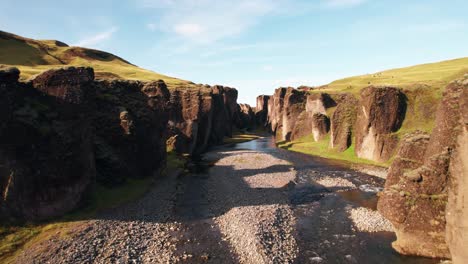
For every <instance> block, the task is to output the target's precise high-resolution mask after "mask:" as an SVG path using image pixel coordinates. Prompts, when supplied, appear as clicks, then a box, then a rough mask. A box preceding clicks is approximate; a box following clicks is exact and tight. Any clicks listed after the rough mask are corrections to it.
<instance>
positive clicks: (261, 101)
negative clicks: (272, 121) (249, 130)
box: [255, 95, 270, 126]
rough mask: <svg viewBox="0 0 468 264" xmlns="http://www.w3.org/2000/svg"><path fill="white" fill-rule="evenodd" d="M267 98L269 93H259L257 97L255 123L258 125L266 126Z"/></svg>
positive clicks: (268, 98)
mask: <svg viewBox="0 0 468 264" xmlns="http://www.w3.org/2000/svg"><path fill="white" fill-rule="evenodd" d="M269 100H270V96H269V95H260V96H258V97H257V106H256V107H255V119H256V122H257V125H259V126H267V121H268V101H269Z"/></svg>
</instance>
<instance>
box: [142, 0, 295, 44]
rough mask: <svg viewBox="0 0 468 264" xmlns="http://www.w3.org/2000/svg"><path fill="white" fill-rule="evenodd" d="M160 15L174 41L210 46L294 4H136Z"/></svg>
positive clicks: (250, 0)
mask: <svg viewBox="0 0 468 264" xmlns="http://www.w3.org/2000/svg"><path fill="white" fill-rule="evenodd" d="M136 1H137V2H138V3H140V5H141V6H143V7H144V8H154V9H158V10H160V11H161V12H160V13H161V17H160V21H159V28H160V29H161V30H162V31H164V32H167V33H171V34H173V35H174V36H175V37H179V38H183V39H185V40H189V41H191V42H196V43H211V42H214V41H217V40H220V39H223V38H226V37H232V36H236V35H238V34H241V33H243V32H245V31H246V30H248V29H249V28H250V27H252V26H254V25H255V24H257V23H258V22H259V20H260V19H261V18H262V17H263V16H265V15H268V14H270V13H272V12H274V11H277V10H281V8H280V7H282V6H284V4H285V3H287V2H289V1H291V0H223V1H219V0H197V1H194V0H178V1H175V0H136Z"/></svg>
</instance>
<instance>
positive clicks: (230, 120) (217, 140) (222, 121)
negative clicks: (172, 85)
mask: <svg viewBox="0 0 468 264" xmlns="http://www.w3.org/2000/svg"><path fill="white" fill-rule="evenodd" d="M170 94H171V98H170V107H169V108H170V110H169V129H168V134H169V135H168V136H169V137H170V138H172V140H171V142H172V145H173V148H174V150H175V151H177V152H179V153H188V154H192V155H197V154H201V153H202V152H204V151H205V150H206V149H207V148H208V147H209V146H211V145H218V144H222V142H223V138H224V137H225V136H228V137H230V136H232V126H233V124H235V122H239V119H238V118H236V117H239V116H240V110H241V109H240V108H239V107H238V105H237V90H236V89H233V88H229V87H223V86H219V85H217V86H213V87H210V86H199V87H198V88H178V89H173V90H171V91H170Z"/></svg>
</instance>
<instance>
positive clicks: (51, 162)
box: [0, 67, 254, 220]
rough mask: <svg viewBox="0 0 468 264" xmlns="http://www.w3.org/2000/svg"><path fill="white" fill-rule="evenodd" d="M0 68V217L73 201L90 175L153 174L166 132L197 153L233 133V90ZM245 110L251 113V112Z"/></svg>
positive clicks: (84, 71) (32, 214) (75, 71)
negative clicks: (24, 76)
mask: <svg viewBox="0 0 468 264" xmlns="http://www.w3.org/2000/svg"><path fill="white" fill-rule="evenodd" d="M19 74H20V72H19V71H18V70H17V69H16V68H9V69H2V70H0V92H1V93H2V97H0V120H2V122H1V124H0V193H1V195H2V196H1V199H0V212H1V214H0V216H1V217H0V218H4V219H12V218H20V219H27V220H34V219H44V218H49V217H53V216H59V215H62V214H64V213H66V212H68V211H70V210H72V209H74V208H76V207H78V206H79V205H80V204H81V202H82V201H83V198H84V197H85V196H86V194H87V193H88V191H89V190H91V189H92V187H93V186H94V184H96V183H98V184H103V185H107V186H114V185H118V184H122V183H124V182H125V181H126V180H127V179H128V178H132V177H137V178H139V177H148V176H158V175H160V172H161V171H162V170H163V169H164V168H165V165H166V152H167V150H166V148H167V145H166V139H167V138H168V137H171V138H172V141H171V142H172V143H173V145H174V148H175V150H176V151H179V152H184V153H189V154H199V153H201V152H203V151H204V150H205V149H206V148H207V147H208V146H210V145H214V144H220V143H222V141H223V138H224V137H225V136H231V135H232V126H233V122H234V117H235V116H236V115H240V113H239V112H237V111H238V105H237V90H235V89H233V88H228V87H222V86H215V87H209V86H198V88H177V89H172V90H168V88H167V86H166V84H165V83H164V82H163V81H154V82H139V81H124V80H114V81H96V80H94V71H93V69H92V68H83V67H77V68H74V67H68V68H61V69H55V70H49V71H46V72H44V73H42V74H40V75H38V76H36V77H35V78H34V79H33V80H31V81H29V82H26V83H25V82H19V81H18V78H19ZM247 109H248V111H247V112H248V114H249V115H250V116H249V117H250V118H252V121H253V120H254V115H253V111H252V109H251V108H249V107H248V108H247Z"/></svg>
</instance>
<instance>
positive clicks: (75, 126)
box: [0, 70, 95, 220]
mask: <svg viewBox="0 0 468 264" xmlns="http://www.w3.org/2000/svg"><path fill="white" fill-rule="evenodd" d="M49 74H50V75H48V76H49V78H50V80H49V79H48V78H46V76H45V75H44V76H42V77H41V78H42V81H43V83H44V84H45V83H49V82H50V83H54V82H53V81H52V80H53V79H54V78H55V77H56V76H55V75H54V74H53V73H49ZM12 75H15V76H13V77H12ZM17 75H18V73H17V72H16V71H13V72H12V71H7V72H2V71H1V70H0V92H1V94H2V97H1V98H0V112H1V113H0V118H1V120H2V124H1V125H0V152H1V153H2V155H1V157H0V164H1V166H0V167H1V169H0V192H1V193H2V194H3V199H2V200H1V201H0V211H1V214H0V215H1V217H2V218H20V219H28V220H34V219H44V218H48V217H51V216H56V215H61V214H63V213H64V212H67V211H69V210H71V209H73V208H74V207H75V206H76V205H78V204H79V202H80V200H81V197H83V195H84V193H85V192H86V190H87V188H88V186H89V184H90V183H91V181H92V180H93V179H94V175H95V168H94V153H93V148H92V128H91V125H90V123H91V122H90V116H89V112H88V109H89V108H88V105H87V103H85V101H81V102H82V103H79V104H78V103H77V101H73V102H71V101H67V100H62V99H61V98H58V97H55V96H53V95H52V96H51V95H49V94H47V92H44V91H42V90H38V89H36V87H34V86H33V85H34V84H33V83H20V82H17ZM67 85H68V84H67V83H66V82H65V81H64V82H63V83H62V84H61V87H64V89H67ZM43 87H45V86H43ZM74 88H76V89H78V90H79V89H81V88H82V87H78V86H76V87H74ZM87 99H89V98H87Z"/></svg>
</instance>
